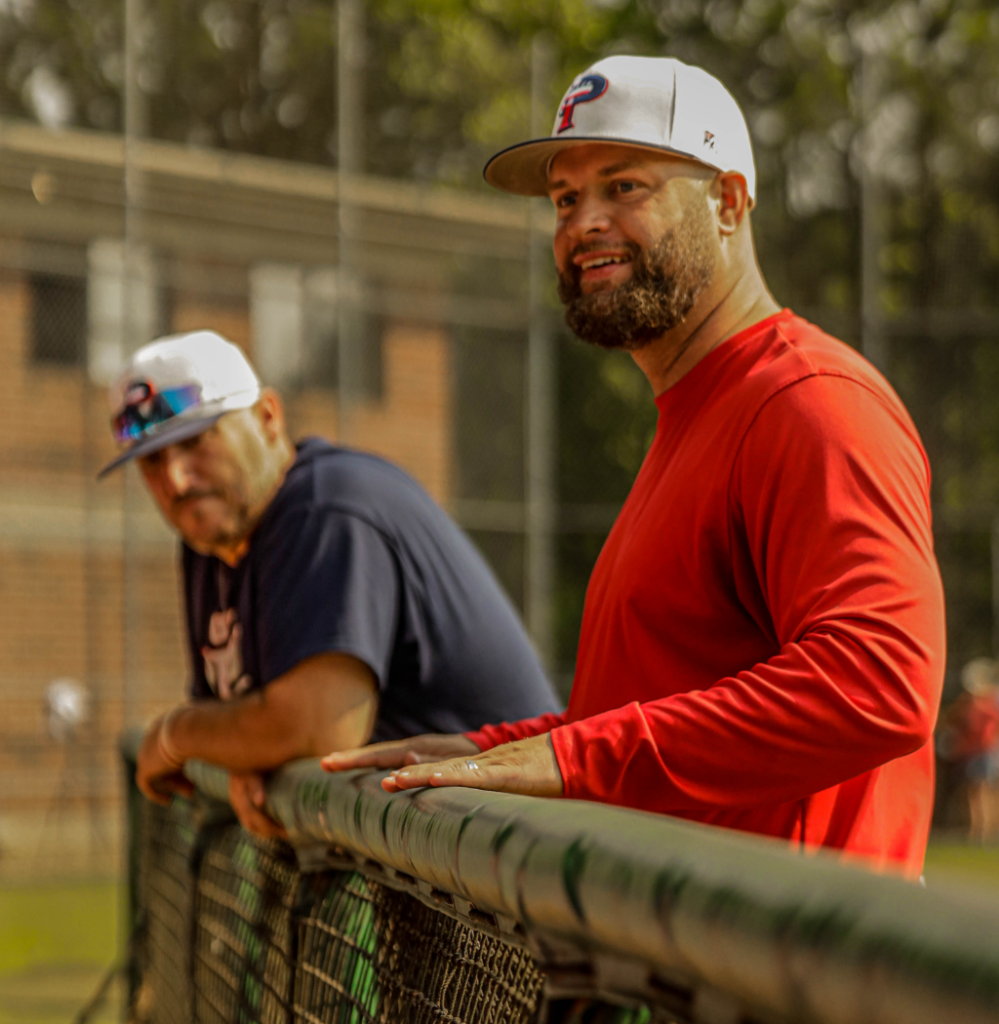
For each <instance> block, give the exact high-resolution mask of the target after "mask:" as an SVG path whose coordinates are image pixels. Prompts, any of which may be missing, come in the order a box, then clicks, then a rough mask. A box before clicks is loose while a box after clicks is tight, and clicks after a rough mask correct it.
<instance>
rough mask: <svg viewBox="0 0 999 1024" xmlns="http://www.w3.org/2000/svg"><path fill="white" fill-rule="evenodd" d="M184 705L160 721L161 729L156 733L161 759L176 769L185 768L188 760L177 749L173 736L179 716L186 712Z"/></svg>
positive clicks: (180, 705) (169, 712) (172, 709)
mask: <svg viewBox="0 0 999 1024" xmlns="http://www.w3.org/2000/svg"><path fill="white" fill-rule="evenodd" d="M184 707H185V706H184V705H183V704H179V705H178V706H177V707H175V708H171V709H170V710H169V711H168V712H167V713H166V714H165V715H164V716H163V718H162V719H161V720H160V727H159V730H158V731H157V733H156V746H157V748H158V750H159V754H160V757H161V758H162V759H163V760H164V761H166V762H167V764H169V765H172V766H173V767H174V768H183V767H184V763H185V761H186V760H187V758H185V757H184V756H183V754H181V752H180V751H179V750H178V749H177V744H176V740H175V739H174V735H173V726H174V723H175V722H176V721H177V716H178V715H179V714H180V713H181V712H182V711H183V710H184Z"/></svg>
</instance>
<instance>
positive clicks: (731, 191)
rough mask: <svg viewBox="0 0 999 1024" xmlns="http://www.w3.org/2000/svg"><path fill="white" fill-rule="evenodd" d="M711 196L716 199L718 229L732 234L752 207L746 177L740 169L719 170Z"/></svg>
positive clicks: (712, 183)
mask: <svg viewBox="0 0 999 1024" xmlns="http://www.w3.org/2000/svg"><path fill="white" fill-rule="evenodd" d="M711 198H712V199H713V200H714V201H715V204H716V209H717V216H718V230H719V231H720V232H721V233H722V234H723V235H732V234H735V232H736V231H737V230H738V228H739V225H741V224H742V222H743V221H744V220H745V219H746V216H747V215H748V213H749V211H750V210H751V209H752V206H753V201H752V199H750V198H749V188H748V187H747V185H746V179H745V178H744V177H743V176H742V175H741V174H739V172H738V171H719V173H718V174H716V175H715V177H714V180H713V181H712V182H711Z"/></svg>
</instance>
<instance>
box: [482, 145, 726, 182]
mask: <svg viewBox="0 0 999 1024" xmlns="http://www.w3.org/2000/svg"><path fill="white" fill-rule="evenodd" d="M593 142H602V143H604V144H605V145H609V146H630V147H632V148H633V149H644V150H646V151H649V152H653V153H668V154H670V155H671V156H675V157H679V158H681V159H683V160H692V161H693V162H694V163H697V164H700V165H701V166H702V167H711V168H713V169H714V170H720V169H721V168H719V167H715V165H714V164H709V163H706V162H705V161H704V160H701V159H699V158H698V157H695V156H691V155H690V154H689V153H681V152H680V151H679V150H677V149H671V148H670V147H669V146H656V145H654V144H653V143H644V142H635V140H634V139H617V138H611V137H608V136H606V135H573V136H572V138H568V139H552V138H544V139H531V140H530V141H529V142H519V143H517V145H516V146H510V147H509V148H508V149H503V150H500V152H499V153H497V154H496V155H495V156H494V157H493V158H492V159H491V160H490V161H489V162H488V163H487V164H486V166H485V168H484V170H483V172H482V175H483V177H484V178H485V179H486V181H487V182H489V184H490V185H492V186H493V187H494V188H498V189H502V191H504V192H510V193H512V194H513V195H515V196H547V195H548V165H549V163H551V159H552V157H553V156H555V154H556V153H560V152H561V151H562V150H563V149H569V148H570V147H571V146H578V145H581V144H586V143H593Z"/></svg>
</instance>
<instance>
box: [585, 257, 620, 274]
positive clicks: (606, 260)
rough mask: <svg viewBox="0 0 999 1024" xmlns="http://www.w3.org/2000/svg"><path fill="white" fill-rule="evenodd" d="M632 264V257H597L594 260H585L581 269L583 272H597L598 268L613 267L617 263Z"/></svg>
mask: <svg viewBox="0 0 999 1024" xmlns="http://www.w3.org/2000/svg"><path fill="white" fill-rule="evenodd" d="M630 262H631V257H630V256H595V257H594V258H593V259H590V260H583V261H582V262H581V263H580V264H579V269H580V270H583V271H586V270H596V269H597V268H598V267H607V266H612V265H614V264H616V263H630Z"/></svg>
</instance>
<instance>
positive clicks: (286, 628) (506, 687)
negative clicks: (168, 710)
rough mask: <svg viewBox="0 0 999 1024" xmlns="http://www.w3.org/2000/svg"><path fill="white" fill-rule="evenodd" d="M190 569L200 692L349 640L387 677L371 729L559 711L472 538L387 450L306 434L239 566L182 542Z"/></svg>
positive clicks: (253, 679) (439, 726) (256, 680)
mask: <svg viewBox="0 0 999 1024" xmlns="http://www.w3.org/2000/svg"><path fill="white" fill-rule="evenodd" d="M183 570H184V589H185V595H186V602H187V624H188V635H189V638H190V642H191V655H192V659H193V667H194V674H193V680H192V686H191V695H192V696H193V697H195V698H205V697H213V696H214V697H221V698H223V699H224V698H227V697H231V696H235V695H238V694H241V693H245V692H247V691H249V690H251V689H255V688H257V687H261V686H266V685H267V684H268V683H269V682H270V681H271V680H272V679H276V678H277V677H278V676H281V675H283V674H284V673H285V672H287V671H288V670H289V669H291V668H293V667H294V666H295V665H297V664H298V663H299V662H300V661H303V660H304V659H305V658H309V657H311V656H313V655H316V654H320V653H323V652H326V651H338V652H341V653H344V654H351V655H353V656H354V657H355V658H358V659H360V660H361V661H363V662H364V663H365V664H366V665H368V666H369V667H370V668H371V670H372V672H374V674H375V677H376V679H377V682H378V689H379V708H378V717H377V719H376V722H375V727H374V733H373V735H372V741H373V742H374V741H378V740H387V739H396V738H400V737H404V736H412V735H414V734H418V733H424V732H463V731H467V730H471V729H478V728H480V727H481V726H482V725H484V724H486V723H495V722H503V721H515V720H517V719H520V718H529V717H533V716H534V715H540V714H543V713H544V712H546V711H555V710H557V709H558V703H557V701H556V699H555V695H554V693H553V691H552V689H551V686H550V685H549V683H548V681H547V679H546V678H545V675H544V673H543V671H542V669H541V665H540V663H539V662H538V659H537V657H536V655H535V653H534V651H533V649H532V648H531V645H530V642H529V641H528V639H527V636H526V634H525V633H524V630H523V627H522V626H521V624H520V620H519V619H518V617H517V614H516V612H515V611H514V609H513V607H512V606H511V605H510V602H509V601H508V600H507V598H506V597H505V596H504V594H503V592H502V591H501V590H500V587H499V585H498V584H497V582H496V580H495V579H494V578H493V575H492V573H491V572H490V571H489V569H488V567H487V566H486V564H485V562H484V561H483V560H482V558H481V556H480V555H479V554H478V552H477V551H476V550H475V548H474V547H473V546H472V544H471V542H470V541H469V540H468V538H467V537H466V536H465V535H464V534H463V533H462V532H461V531H460V530H459V529H458V527H457V526H456V525H455V524H454V523H453V522H452V521H451V520H450V519H449V518H448V516H447V515H446V514H445V513H444V512H443V511H442V510H441V508H440V507H439V506H437V505H436V504H435V503H434V501H433V500H432V499H431V498H430V496H429V495H428V494H427V493H426V492H425V491H424V490H423V489H422V488H421V487H420V486H419V484H417V483H416V481H415V480H413V479H412V478H411V477H410V476H408V475H407V474H406V473H404V472H403V471H402V470H401V469H399V468H398V467H396V466H393V465H392V464H391V463H389V462H386V461H385V460H384V459H380V458H377V457H376V456H373V455H367V454H364V453H361V452H356V451H351V450H349V449H345V448H335V447H333V446H332V445H330V444H327V443H326V442H325V441H322V440H319V439H318V438H310V439H309V440H307V441H305V442H303V443H302V444H301V445H299V446H298V457H297V458H296V460H295V463H294V465H293V466H292V467H291V469H290V470H289V471H288V475H287V477H286V478H285V481H284V483H283V484H282V486H281V489H280V490H279V491H278V493H277V496H276V497H275V498H274V500H273V502H272V503H271V504H270V506H269V507H268V509H267V511H266V512H265V513H264V516H263V518H262V519H261V521H260V523H259V525H258V526H257V529H256V531H255V532H254V534H253V536H252V538H251V540H250V548H249V551H248V553H247V554H246V555H245V557H244V558H243V559H242V561H241V562H240V563H239V565H238V566H236V568H235V569H230V568H229V567H228V566H226V565H225V564H224V563H223V562H220V561H219V560H218V559H217V558H211V557H207V556H204V555H199V554H196V553H195V552H194V551H192V550H191V549H190V548H188V547H187V546H186V545H185V546H184V548H183Z"/></svg>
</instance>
